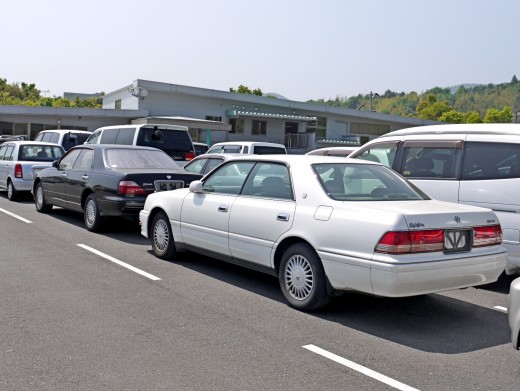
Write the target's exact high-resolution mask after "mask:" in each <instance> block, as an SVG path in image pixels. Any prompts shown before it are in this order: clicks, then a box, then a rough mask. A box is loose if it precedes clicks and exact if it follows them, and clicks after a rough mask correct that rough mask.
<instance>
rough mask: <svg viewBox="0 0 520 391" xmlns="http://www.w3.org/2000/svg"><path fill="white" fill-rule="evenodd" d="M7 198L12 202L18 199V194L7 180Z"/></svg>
mask: <svg viewBox="0 0 520 391" xmlns="http://www.w3.org/2000/svg"><path fill="white" fill-rule="evenodd" d="M7 198H8V199H9V201H14V200H16V199H17V198H18V192H17V191H16V189H15V188H14V185H13V182H11V180H10V179H9V180H8V181H7Z"/></svg>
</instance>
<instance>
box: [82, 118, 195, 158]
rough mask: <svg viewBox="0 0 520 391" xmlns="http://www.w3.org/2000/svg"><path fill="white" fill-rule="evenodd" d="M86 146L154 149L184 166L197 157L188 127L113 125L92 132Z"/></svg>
mask: <svg viewBox="0 0 520 391" xmlns="http://www.w3.org/2000/svg"><path fill="white" fill-rule="evenodd" d="M86 144H121V145H136V146H144V147H153V148H157V149H160V150H162V151H164V152H166V153H167V154H168V155H169V156H171V157H172V159H174V160H175V161H176V162H177V163H178V164H180V165H183V164H185V163H186V162H187V161H190V160H191V159H193V158H194V157H195V148H194V147H193V142H192V140H191V136H190V134H189V132H188V128H187V127H186V126H181V125H154V124H141V125H113V126H104V127H102V128H99V129H96V130H95V131H94V132H92V135H91V136H90V137H89V138H88V139H87V141H86Z"/></svg>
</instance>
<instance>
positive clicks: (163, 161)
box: [105, 148, 180, 170]
mask: <svg viewBox="0 0 520 391" xmlns="http://www.w3.org/2000/svg"><path fill="white" fill-rule="evenodd" d="M105 161H106V165H107V167H110V168H161V169H163V168H165V169H170V170H172V169H173V170H175V169H180V167H179V166H178V165H177V163H175V161H174V160H173V159H172V158H171V157H170V156H168V155H167V154H165V153H164V152H163V151H158V150H156V151H154V150H148V149H143V150H135V149H121V148H118V149H115V148H114V149H107V150H106V151H105Z"/></svg>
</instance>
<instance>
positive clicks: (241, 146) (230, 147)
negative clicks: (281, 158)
mask: <svg viewBox="0 0 520 391" xmlns="http://www.w3.org/2000/svg"><path fill="white" fill-rule="evenodd" d="M206 153H250V154H255V155H271V154H277V155H279V154H284V155H285V154H287V149H285V146H284V145H283V144H276V143H263V142H256V141H228V142H224V143H216V144H213V145H212V146H211V148H210V149H209V150H208V152H206Z"/></svg>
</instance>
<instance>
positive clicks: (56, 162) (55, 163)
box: [52, 160, 60, 168]
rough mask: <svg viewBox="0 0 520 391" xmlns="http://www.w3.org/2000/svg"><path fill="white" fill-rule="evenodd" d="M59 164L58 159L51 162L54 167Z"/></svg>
mask: <svg viewBox="0 0 520 391" xmlns="http://www.w3.org/2000/svg"><path fill="white" fill-rule="evenodd" d="M59 165H60V161H59V160H55V161H53V162H52V166H53V167H54V168H58V166H59Z"/></svg>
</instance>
